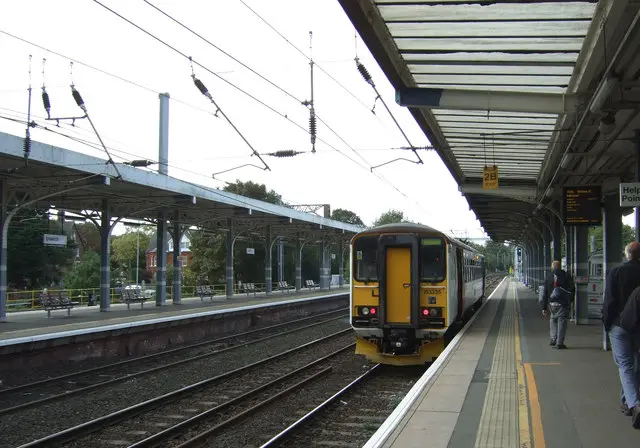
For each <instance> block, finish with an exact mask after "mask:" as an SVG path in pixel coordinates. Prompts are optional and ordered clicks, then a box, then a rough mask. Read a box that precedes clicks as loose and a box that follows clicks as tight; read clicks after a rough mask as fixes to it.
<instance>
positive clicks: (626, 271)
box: [602, 242, 640, 429]
mask: <svg viewBox="0 0 640 448" xmlns="http://www.w3.org/2000/svg"><path fill="white" fill-rule="evenodd" d="M625 254H626V256H627V260H628V261H627V262H626V263H624V264H622V265H620V266H618V267H616V268H614V269H612V270H611V271H610V272H609V275H607V283H606V285H605V297H604V303H603V305H602V321H603V323H604V328H605V330H607V332H608V333H609V339H610V340H611V349H612V351H613V359H614V361H615V363H616V365H617V366H618V373H619V375H620V383H622V403H621V408H622V410H623V412H625V414H626V415H631V418H632V424H633V427H634V428H637V429H640V400H639V398H638V387H639V386H640V384H639V382H638V371H637V368H638V367H637V364H636V363H637V357H638V349H639V348H640V335H638V334H632V333H629V332H628V331H626V330H625V329H624V328H622V326H621V325H620V313H621V312H622V310H624V309H625V305H626V303H627V300H629V297H630V296H631V293H632V292H633V290H634V289H636V288H637V287H638V286H640V243H638V242H633V243H630V244H629V245H627V247H625Z"/></svg>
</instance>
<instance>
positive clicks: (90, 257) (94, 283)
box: [64, 251, 100, 289]
mask: <svg viewBox="0 0 640 448" xmlns="http://www.w3.org/2000/svg"><path fill="white" fill-rule="evenodd" d="M99 285H100V255H99V254H98V253H97V252H94V251H86V252H85V253H84V254H83V255H82V257H80V260H78V261H77V262H76V263H75V264H74V265H73V267H72V268H71V269H70V270H68V271H67V273H66V274H65V276H64V286H65V288H68V289H85V288H86V289H90V288H97V287H98V286H99Z"/></svg>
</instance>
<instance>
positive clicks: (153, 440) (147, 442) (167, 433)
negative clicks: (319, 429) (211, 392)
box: [128, 344, 355, 448]
mask: <svg viewBox="0 0 640 448" xmlns="http://www.w3.org/2000/svg"><path fill="white" fill-rule="evenodd" d="M354 346H355V344H349V345H347V346H345V347H342V348H340V349H338V350H336V351H334V352H332V353H329V354H328V355H326V356H323V357H322V358H319V359H317V360H315V361H312V362H310V363H309V364H307V365H304V366H302V367H300V368H298V369H296V370H293V371H291V372H289V373H287V374H285V375H283V376H281V377H279V378H276V379H275V380H272V381H270V382H268V383H266V384H263V385H261V386H259V387H257V388H255V389H253V390H250V391H248V392H245V393H244V394H242V395H239V396H237V397H235V398H233V399H231V400H229V401H227V402H225V403H222V404H219V405H217V406H216V407H214V408H211V409H209V410H206V411H204V412H202V413H200V414H198V415H195V416H193V417H191V418H190V419H188V420H185V421H183V422H180V423H178V424H176V425H174V426H172V427H171V428H167V429H165V430H164V431H161V432H159V433H157V434H154V435H152V436H150V437H148V438H146V439H144V440H141V441H139V442H137V443H134V444H133V445H129V447H128V448H142V447H149V446H153V445H157V444H159V443H162V442H167V441H168V439H169V438H171V436H173V435H174V434H175V433H177V432H180V431H184V430H185V429H187V428H188V427H190V426H192V425H193V424H195V423H198V422H199V421H201V420H203V419H205V418H207V417H209V416H211V415H212V414H215V413H216V412H220V411H222V410H223V409H225V408H227V407H229V406H231V405H234V404H236V403H238V402H240V401H242V400H244V399H245V398H249V397H251V396H252V395H255V394H257V393H258V392H261V391H263V390H265V389H267V388H269V387H271V386H274V385H276V384H278V383H280V382H282V381H284V380H286V379H288V378H290V377H292V376H294V375H297V374H298V373H300V372H303V371H304V370H307V369H310V368H311V367H314V366H316V365H318V364H320V363H322V362H324V361H326V360H327V359H329V358H332V357H334V356H336V355H338V354H340V353H342V352H344V351H345V350H348V349H350V348H353V347H354ZM331 370H332V368H331V367H327V368H325V369H323V370H322V371H320V372H319V373H316V374H314V375H312V376H311V377H309V378H306V379H304V380H302V381H300V382H298V383H296V384H294V385H293V386H291V387H289V388H287V389H286V390H283V391H281V392H279V393H278V394H276V395H274V396H272V397H269V398H268V399H266V400H263V401H262V402H260V403H258V404H257V405H255V406H252V407H251V408H249V409H247V410H245V411H243V412H241V413H238V414H236V415H235V416H233V417H231V418H229V419H227V420H225V421H224V422H222V423H219V424H218V425H216V426H213V427H211V428H209V429H208V430H207V431H205V432H203V433H201V434H198V435H197V436H195V437H192V438H191V439H189V440H187V441H185V442H183V443H182V444H180V445H178V446H180V447H187V446H191V445H193V444H195V443H199V442H200V441H201V440H202V439H204V438H206V437H209V436H211V435H212V434H213V433H215V432H217V431H219V430H220V429H222V428H224V427H226V426H228V425H229V424H231V423H233V422H235V421H237V420H240V419H241V418H243V417H245V416H246V415H247V414H248V413H250V412H253V411H256V410H258V409H260V408H262V407H263V406H266V405H267V404H269V403H271V402H272V401H273V400H274V399H276V398H279V397H281V396H282V395H284V394H286V393H288V392H291V391H293V390H295V389H297V388H299V387H301V386H303V385H304V384H306V383H307V382H309V381H311V380H313V379H315V378H317V377H318V376H320V375H323V374H324V373H329V372H330V371H331Z"/></svg>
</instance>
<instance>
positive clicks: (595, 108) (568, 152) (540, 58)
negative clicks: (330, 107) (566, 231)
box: [339, 0, 640, 241]
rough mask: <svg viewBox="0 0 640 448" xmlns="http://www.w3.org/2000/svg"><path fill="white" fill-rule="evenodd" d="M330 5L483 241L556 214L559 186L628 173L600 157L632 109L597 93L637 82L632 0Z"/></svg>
mask: <svg viewBox="0 0 640 448" xmlns="http://www.w3.org/2000/svg"><path fill="white" fill-rule="evenodd" d="M339 1H340V3H341V5H342V7H343V9H344V10H345V12H346V13H347V16H348V17H349V18H350V20H351V21H352V23H353V24H354V26H355V27H356V29H357V31H358V32H359V34H360V36H361V37H362V39H363V40H364V42H365V43H366V44H367V46H368V47H369V49H370V51H371V52H372V54H373V56H374V57H375V58H376V60H377V62H378V64H379V65H380V67H381V68H382V70H383V71H384V72H385V74H386V75H387V77H388V79H389V81H390V82H391V84H392V85H393V87H394V88H395V89H396V101H397V102H398V103H399V104H401V105H403V106H407V107H409V108H410V111H411V113H412V114H413V116H414V117H415V119H416V121H417V123H418V124H419V125H420V126H421V128H422V129H423V131H424V132H425V134H426V136H427V137H428V138H429V140H430V141H431V143H432V144H433V146H434V147H435V149H436V151H437V152H438V153H439V155H440V157H441V158H442V160H443V162H444V163H445V164H446V166H447V167H448V169H449V171H450V172H451V174H452V175H453V177H454V179H455V180H456V181H457V183H458V184H459V186H460V191H461V192H462V193H463V194H464V195H465V196H466V197H467V199H468V201H469V205H470V207H471V208H472V210H473V211H474V212H475V214H476V216H477V218H478V219H479V220H480V222H481V224H482V226H483V228H484V229H485V231H486V232H487V233H488V235H489V236H490V237H492V238H493V239H496V240H498V241H504V240H508V241H519V239H520V238H522V232H523V228H524V227H525V225H526V223H527V222H528V219H529V218H530V217H531V216H532V215H533V214H534V213H536V212H538V213H540V211H541V210H543V209H544V210H549V213H554V214H556V215H558V216H559V214H560V211H559V210H560V207H559V205H558V204H559V203H560V196H561V191H562V188H561V187H562V186H564V185H574V184H583V183H596V184H600V183H602V182H603V181H604V177H602V176H604V175H608V176H611V175H617V176H620V177H621V178H626V177H628V176H630V175H632V172H631V170H630V169H629V168H630V164H629V162H630V160H631V159H630V158H631V157H632V154H631V152H629V153H628V154H627V153H624V154H622V155H620V154H616V156H615V157H611V156H610V154H612V153H611V151H612V150H613V147H614V146H616V144H617V142H619V141H623V142H624V144H625V145H624V149H629V148H631V149H632V147H633V143H630V140H631V137H632V135H633V134H632V129H633V127H632V126H631V120H627V121H626V122H625V121H624V119H625V118H627V116H626V115H624V116H623V115H619V116H617V117H616V114H617V113H618V112H621V113H622V114H626V113H629V112H632V114H631V115H633V117H634V119H637V112H638V110H637V109H638V108H637V105H636V106H628V104H627V106H624V105H621V104H618V103H620V101H618V102H617V103H614V102H612V101H609V100H608V98H609V97H611V95H612V92H615V93H613V94H614V95H617V94H618V93H617V92H618V90H619V91H620V93H619V94H620V95H621V96H622V97H624V95H625V87H626V86H628V85H630V83H631V82H636V83H637V73H638V71H637V66H636V65H634V64H637V59H638V58H637V56H635V53H637V48H639V47H638V42H637V32H636V31H637V28H638V26H637V25H638V21H637V19H638V15H637V14H638V9H639V8H640V6H638V2H635V3H634V2H630V1H626V0H623V1H604V0H603V1H600V2H596V1H541V0H537V1H515V0H502V1H499V0H496V1H471V0H467V1H457V0H440V1H428V0H427V1H425V0H404V1H392V0H377V1H374V0H339ZM630 34H631V35H630ZM633 67H636V70H635V71H634V70H633ZM620 70H622V71H620ZM614 75H615V76H617V78H614V79H616V80H617V81H618V82H615V83H612V82H609V81H610V80H611V78H612V77H613V76H614ZM625 78H626V79H625ZM612 86H615V87H618V88H619V89H613V88H612ZM598 90H603V91H604V90H606V92H601V93H600V94H599V96H600V97H601V98H605V96H606V95H605V93H606V94H608V95H609V97H606V98H605V99H607V102H606V103H605V102H603V101H601V99H596V98H595V97H596V96H597V95H596V91H598ZM626 94H627V97H626V98H622V99H625V100H626V99H628V98H629V95H632V93H629V92H626ZM616 99H618V98H616ZM596 102H599V103H601V104H595V103H596ZM636 104H637V103H636ZM634 109H635V114H634V113H633V112H634V111H633V110H634ZM609 113H612V114H613V123H614V124H613V127H614V128H615V130H614V131H611V130H608V131H607V132H608V134H607V135H605V133H603V132H602V126H601V125H600V123H601V121H606V122H607V123H609V124H611V117H612V115H608V114H609ZM621 118H622V120H621ZM607 120H608V121H607ZM594 139H595V140H596V141H598V142H597V143H596V144H595V146H594V145H593V144H592V145H591V147H588V145H587V144H582V143H583V142H592V143H593V141H594ZM606 142H608V144H607V143H606ZM594 150H595V151H596V152H594ZM605 154H606V156H605ZM586 155H589V156H594V157H595V158H596V163H595V165H589V163H590V162H589V161H585V160H584V159H587V158H588V157H586ZM574 156H575V157H574ZM612 159H615V160H612ZM592 162H593V160H592ZM561 164H562V168H561V169H560V165H561ZM603 173H604V174H603ZM483 181H485V183H484V184H483ZM492 181H497V183H496V182H492ZM544 210H543V211H542V213H544Z"/></svg>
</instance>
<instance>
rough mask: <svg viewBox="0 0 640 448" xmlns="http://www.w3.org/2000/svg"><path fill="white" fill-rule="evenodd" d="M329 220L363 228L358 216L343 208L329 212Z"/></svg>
mask: <svg viewBox="0 0 640 448" xmlns="http://www.w3.org/2000/svg"><path fill="white" fill-rule="evenodd" d="M331 219H335V220H336V221H340V222H346V223H347V224H353V225H354V226H362V227H364V222H362V219H360V217H359V216H358V215H356V214H355V213H354V212H352V211H351V210H345V209H344V208H337V209H335V210H334V211H333V212H331Z"/></svg>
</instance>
